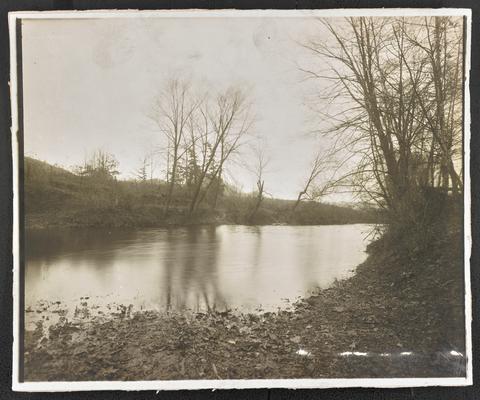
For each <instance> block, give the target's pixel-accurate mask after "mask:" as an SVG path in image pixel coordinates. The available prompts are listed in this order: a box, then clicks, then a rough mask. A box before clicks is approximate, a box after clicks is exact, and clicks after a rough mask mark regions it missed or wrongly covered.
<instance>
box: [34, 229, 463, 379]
mask: <svg viewBox="0 0 480 400" xmlns="http://www.w3.org/2000/svg"><path fill="white" fill-rule="evenodd" d="M392 247H393V246H392V243H390V242H389V240H387V239H381V240H379V241H377V242H375V243H374V244H373V245H371V246H370V256H369V258H368V259H367V261H366V262H365V263H363V264H362V265H360V266H359V267H358V268H357V273H356V274H355V276H353V277H352V278H350V279H347V280H344V281H340V282H337V283H336V284H335V285H334V286H333V287H331V288H329V289H326V290H323V291H321V292H319V293H318V294H317V295H314V296H312V297H310V298H308V299H305V300H303V301H300V302H298V303H297V304H296V305H295V308H294V310H293V311H281V312H278V313H264V314H260V315H256V314H234V313H221V312H216V313H208V314H202V313H196V314H178V313H173V314H172V313H170V314H162V313H155V312H142V313H135V314H132V315H130V314H129V313H128V312H124V313H121V315H119V316H117V317H116V318H113V319H110V320H107V321H97V322H92V321H89V322H85V323H84V324H80V325H78V324H75V325H74V324H72V323H69V322H62V323H61V324H57V325H53V326H51V327H50V328H49V332H48V338H47V337H45V335H44V330H43V329H42V327H41V326H39V327H38V329H37V330H35V331H29V332H26V335H25V357H24V361H25V363H24V375H25V380H26V381H47V380H55V381H58V380H69V381H74V380H160V379H227V378H231V379H239V378H340V377H348V378H351V377H443V376H464V375H465V363H466V359H465V357H464V353H465V344H464V313H463V307H464V297H463V293H464V285H463V265H462V263H463V261H462V242H461V234H460V232H456V233H450V234H448V235H445V236H444V237H442V238H439V239H438V240H436V241H435V244H434V245H433V246H429V247H427V248H426V249H424V250H422V249H420V248H413V249H411V250H409V251H399V250H397V251H395V250H389V249H390V248H392Z"/></svg>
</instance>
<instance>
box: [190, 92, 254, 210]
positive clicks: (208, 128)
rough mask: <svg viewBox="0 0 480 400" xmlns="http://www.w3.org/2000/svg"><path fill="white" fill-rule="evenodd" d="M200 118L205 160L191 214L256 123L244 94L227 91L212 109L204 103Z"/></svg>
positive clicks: (201, 141)
mask: <svg viewBox="0 0 480 400" xmlns="http://www.w3.org/2000/svg"><path fill="white" fill-rule="evenodd" d="M200 114H201V118H200V120H201V122H200V123H199V124H198V125H199V126H201V127H202V130H201V133H200V134H199V137H200V141H199V142H200V144H201V145H202V158H203V160H202V165H201V168H200V172H199V176H198V179H197V182H196V186H195V189H194V193H193V197H192V200H191V203H190V208H189V211H190V213H192V212H194V211H195V210H196V209H197V207H198V205H199V204H200V203H201V202H202V200H203V199H204V198H205V196H206V194H207V192H208V190H209V189H210V188H211V186H212V185H213V183H214V182H216V180H218V179H221V177H222V173H223V169H224V165H225V162H226V161H227V160H228V159H229V158H230V157H231V155H232V154H234V153H235V152H236V151H237V150H238V148H239V147H240V145H241V144H242V139H243V138H244V136H245V135H246V134H247V133H248V131H249V129H250V128H251V125H252V123H253V119H252V117H251V115H250V112H249V104H248V103H247V101H246V97H245V94H244V93H243V92H242V91H241V90H239V89H233V88H230V89H228V90H227V91H226V92H225V93H223V94H221V95H219V96H218V97H217V98H216V100H215V102H214V103H213V104H212V105H210V103H209V102H204V103H203V106H202V107H201V108H200ZM207 178H208V179H207Z"/></svg>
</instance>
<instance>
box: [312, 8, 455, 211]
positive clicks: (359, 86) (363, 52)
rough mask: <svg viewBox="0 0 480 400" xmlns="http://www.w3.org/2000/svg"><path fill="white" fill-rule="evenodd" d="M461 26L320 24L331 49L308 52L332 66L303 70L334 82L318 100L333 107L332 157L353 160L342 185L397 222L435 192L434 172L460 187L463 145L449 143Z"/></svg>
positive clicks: (432, 22) (318, 45)
mask: <svg viewBox="0 0 480 400" xmlns="http://www.w3.org/2000/svg"><path fill="white" fill-rule="evenodd" d="M457 23H458V21H455V20H452V19H449V18H446V19H445V20H442V19H439V18H437V17H432V18H429V19H425V20H424V19H418V18H417V19H408V20H406V19H405V18H365V17H360V18H348V19H345V20H344V22H343V24H340V25H338V26H336V27H335V28H334V27H333V26H332V25H331V24H330V23H329V22H328V21H323V25H324V26H325V28H326V29H327V31H328V32H329V33H330V35H331V38H332V39H333V43H332V42H328V43H327V42H325V41H323V40H320V41H312V42H310V43H308V44H306V46H305V47H306V48H307V49H309V50H310V51H311V52H312V54H313V55H314V56H315V57H317V58H318V59H319V60H321V63H322V65H327V66H328V71H317V70H314V69H304V71H305V72H306V73H307V74H308V75H309V76H311V77H313V78H315V79H320V80H321V81H322V82H323V83H325V82H329V86H328V88H327V89H325V88H324V90H323V93H322V95H320V96H319V100H320V102H321V104H322V106H323V107H324V108H325V105H326V104H327V103H328V102H329V103H330V105H331V106H330V108H328V106H327V107H326V108H327V111H326V112H325V113H324V114H323V115H324V116H325V117H327V118H329V120H330V121H331V124H332V125H331V128H330V129H327V130H326V133H327V134H331V133H333V134H334V135H335V136H336V140H335V147H336V149H335V150H334V151H337V152H342V151H343V153H344V154H348V157H350V159H355V161H356V163H355V168H353V170H351V171H349V172H348V173H347V174H346V175H345V176H344V178H343V179H342V184H343V185H350V186H351V187H352V188H354V189H355V190H358V191H360V192H362V193H363V194H364V195H366V196H367V197H369V198H370V199H371V200H373V201H374V202H375V203H376V204H378V205H380V206H381V207H384V208H387V209H388V210H390V211H392V212H393V213H395V214H397V215H398V216H399V217H401V216H402V215H404V212H405V208H408V207H410V206H411V205H412V204H413V203H415V202H418V197H419V196H421V190H423V189H421V188H422V187H424V186H430V187H434V186H435V181H434V177H435V172H436V171H438V170H442V169H443V170H445V171H448V175H449V176H450V178H451V181H452V184H453V190H454V191H458V190H459V188H460V186H461V182H460V177H459V175H458V174H457V173H456V171H455V167H454V163H453V161H452V154H453V153H454V151H455V150H454V148H455V146H458V143H455V140H453V139H452V138H451V136H452V126H453V125H455V126H456V127H458V126H461V125H459V124H458V123H456V124H455V123H454V122H453V119H452V118H454V117H455V115H457V116H458V114H459V112H458V107H457V109H456V108H455V104H457V103H458V97H459V96H458V93H460V91H461V90H459V81H460V80H459V79H458V75H459V73H458V71H459V69H460V66H459V65H460V52H461V35H456V34H455V31H457V30H458V26H456V25H457ZM449 24H450V25H449ZM447 26H449V28H448V29H450V30H451V31H452V32H448V33H447ZM459 38H460V39H459ZM450 40H451V42H452V43H449V41H450ZM446 88H451V89H449V90H448V91H447V90H446ZM453 88H455V89H453ZM447 94H448V101H446V100H447V99H446V97H447ZM332 108H334V110H333V111H332ZM456 110H457V111H456ZM442 121H443V122H442ZM446 121H449V124H448V125H447V124H446ZM457 122H458V121H457ZM439 160H440V161H439ZM444 176H445V177H444V178H443V185H446V186H448V179H447V178H446V174H445V173H444ZM347 178H348V182H347Z"/></svg>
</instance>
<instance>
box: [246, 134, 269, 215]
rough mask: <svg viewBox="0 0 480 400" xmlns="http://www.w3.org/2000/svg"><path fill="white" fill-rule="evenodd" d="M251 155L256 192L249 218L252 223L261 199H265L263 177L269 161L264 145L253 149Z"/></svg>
mask: <svg viewBox="0 0 480 400" xmlns="http://www.w3.org/2000/svg"><path fill="white" fill-rule="evenodd" d="M253 153H254V157H255V166H254V169H253V172H254V174H255V178H256V185H257V192H256V198H255V204H254V206H253V209H252V212H251V213H250V216H249V220H250V221H252V220H253V219H254V218H255V216H256V214H257V212H258V210H259V209H260V206H261V204H262V202H263V199H264V197H265V181H264V176H265V172H266V169H267V167H268V164H269V162H270V159H269V158H268V156H267V154H266V149H265V146H264V145H262V144H259V145H258V146H256V147H254V148H253Z"/></svg>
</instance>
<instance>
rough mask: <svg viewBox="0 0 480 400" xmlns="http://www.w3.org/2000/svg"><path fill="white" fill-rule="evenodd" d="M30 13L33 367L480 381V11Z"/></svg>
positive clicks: (27, 138)
mask: <svg viewBox="0 0 480 400" xmlns="http://www.w3.org/2000/svg"><path fill="white" fill-rule="evenodd" d="M10 17H11V18H10V33H11V43H12V44H13V45H12V47H13V51H12V66H14V68H12V74H13V76H14V78H13V79H12V82H13V86H12V104H13V106H14V107H15V110H16V112H15V113H14V123H13V129H12V131H13V132H12V134H13V138H14V140H13V153H14V159H15V161H16V164H14V167H15V166H16V168H14V169H15V171H14V174H15V176H14V182H15V183H16V184H17V187H16V190H17V191H16V194H17V195H16V196H15V197H14V201H15V207H16V216H15V218H16V219H15V222H16V234H17V235H16V237H17V242H16V244H17V248H16V250H17V253H16V254H15V269H14V272H15V283H16V285H15V293H14V298H15V304H16V308H15V314H16V325H15V332H16V335H15V343H14V355H16V358H15V359H14V369H15V370H16V372H17V374H16V379H17V384H18V385H19V386H18V387H20V388H21V387H22V385H25V384H28V383H45V384H47V385H48V383H54V382H80V383H85V385H86V386H75V387H78V388H88V382H109V381H112V382H119V383H121V382H135V381H142V382H145V381H152V382H158V381H162V382H163V384H159V385H158V388H159V389H161V388H167V387H170V388H173V386H168V383H169V382H170V381H172V382H183V383H181V384H180V383H179V384H178V385H179V386H175V388H196V387H200V386H196V384H195V382H203V383H202V384H201V385H202V386H201V387H212V388H215V387H242V384H241V383H238V380H242V381H241V382H247V383H246V385H250V386H249V387H272V385H277V386H286V387H295V385H296V384H295V382H297V381H298V382H301V380H305V379H307V380H308V382H309V383H308V384H309V385H310V386H311V387H318V386H321V385H322V382H323V381H325V382H327V381H328V382H330V385H332V383H331V382H332V380H337V379H342V382H344V383H343V384H341V383H339V385H340V386H343V385H345V380H352V382H353V383H352V384H354V383H355V382H356V383H357V384H358V386H361V385H364V384H369V382H370V386H375V382H376V381H374V380H372V381H370V379H376V378H391V379H393V380H392V381H389V380H387V381H385V382H384V383H383V384H384V385H387V384H388V382H392V385H394V382H396V385H406V386H412V382H413V383H414V384H415V381H412V380H411V379H417V378H418V379H420V378H421V379H423V380H421V382H423V384H428V382H429V381H428V379H432V381H431V382H435V384H449V385H451V384H460V385H461V384H468V382H470V380H471V371H470V368H471V360H470V351H471V349H470V336H469V335H470V331H469V329H470V328H469V324H470V314H469V313H470V303H469V302H470V299H469V290H470V288H469V254H470V253H469V252H470V239H469V237H470V236H469V235H470V227H469V225H468V223H466V221H468V220H469V212H470V210H469V195H470V194H469V181H468V176H469V175H468V163H466V161H465V157H468V146H469V144H468V141H469V124H468V123H467V122H468V119H467V118H468V117H469V116H468V113H469V104H468V70H469V37H470V36H469V35H470V13H469V11H468V10H455V9H442V10H416V11H415V10H401V9H399V10H391V11H388V10H383V11H377V10H343V11H336V12H335V11H332V10H328V11H323V12H322V11H283V12H282V11H243V12H242V11H233V10H230V11H200V10H196V11H193V10H187V11H156V12H135V11H130V12H114V11H110V12H103V13H102V12H53V13H52V12H50V13H42V12H36V13H33V12H32V13H14V14H12V15H11V16H10ZM407 378H408V379H407ZM450 378H451V379H452V380H449V379H450ZM397 379H398V380H397ZM402 379H406V380H405V383H402V382H403V381H402ZM435 379H437V380H436V381H435ZM14 380H15V378H14ZM252 380H255V382H256V383H251V384H249V383H248V382H249V381H250V382H252ZM259 380H261V381H259ZM275 381H276V382H277V383H275ZM189 382H191V385H190V384H189ZM218 382H220V383H218ZM221 382H224V384H221ZM229 382H231V383H229ZM233 382H236V383H235V384H234V383H233ZM262 382H263V383H262ZM279 382H280V383H279ZM282 382H284V383H282ZM362 382H363V383H362ZM162 385H163V386H162ZM219 385H220V386H219ZM346 385H348V382H347V383H346ZM14 386H15V382H14ZM32 387H33V386H32ZM39 387H41V386H37V388H39ZM44 387H48V386H44ZM52 387H53V386H52ZM60 387H62V386H55V388H60ZM63 387H64V388H67V387H68V385H65V386H63ZM72 387H74V386H70V388H72ZM98 387H99V386H97V388H98ZM119 387H121V386H115V385H113V386H109V388H119ZM122 387H123V388H126V387H127V386H122ZM132 387H133V386H132ZM136 388H140V387H139V386H136ZM150 388H153V386H150Z"/></svg>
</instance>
